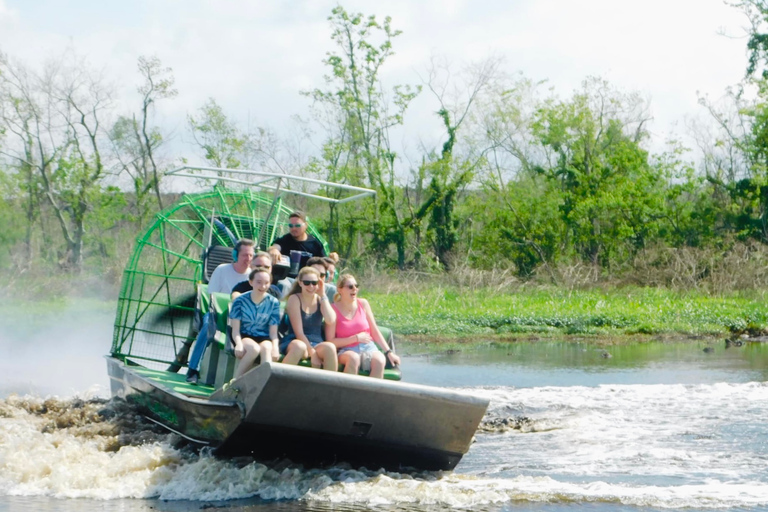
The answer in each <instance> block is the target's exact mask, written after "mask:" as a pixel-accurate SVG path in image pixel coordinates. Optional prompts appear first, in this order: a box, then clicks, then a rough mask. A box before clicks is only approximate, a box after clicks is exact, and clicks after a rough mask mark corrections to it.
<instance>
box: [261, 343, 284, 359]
mask: <svg viewBox="0 0 768 512" xmlns="http://www.w3.org/2000/svg"><path fill="white" fill-rule="evenodd" d="M259 346H260V347H261V361H260V364H261V363H263V362H264V361H269V362H272V351H273V350H280V349H279V348H278V347H273V346H272V342H271V341H268V340H267V341H262V342H261V343H259Z"/></svg>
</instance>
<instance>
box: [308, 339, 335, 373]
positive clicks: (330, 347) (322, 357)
mask: <svg viewBox="0 0 768 512" xmlns="http://www.w3.org/2000/svg"><path fill="white" fill-rule="evenodd" d="M312 359H313V361H312V366H314V365H315V363H314V360H315V359H318V362H319V363H320V364H322V367H323V369H324V370H330V371H332V372H337V371H339V357H338V355H336V345H334V344H333V343H328V342H327V341H324V342H322V343H320V344H318V345H317V346H316V347H315V357H314V358H312ZM317 367H318V368H319V367H320V365H318V366H317Z"/></svg>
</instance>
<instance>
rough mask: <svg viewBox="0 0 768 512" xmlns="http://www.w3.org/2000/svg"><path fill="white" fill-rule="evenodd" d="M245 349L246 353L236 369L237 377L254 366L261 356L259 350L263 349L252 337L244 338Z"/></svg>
mask: <svg viewBox="0 0 768 512" xmlns="http://www.w3.org/2000/svg"><path fill="white" fill-rule="evenodd" d="M243 349H245V355H243V357H242V359H240V362H239V363H238V365H237V369H236V370H235V378H236V379H237V378H238V377H242V376H243V374H244V373H245V372H247V371H248V370H250V369H251V368H252V367H253V363H254V362H255V361H256V358H257V357H259V352H260V351H261V349H260V348H259V346H258V345H257V344H256V342H255V341H253V340H250V339H246V340H243Z"/></svg>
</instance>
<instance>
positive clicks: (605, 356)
mask: <svg viewBox="0 0 768 512" xmlns="http://www.w3.org/2000/svg"><path fill="white" fill-rule="evenodd" d="M403 350H405V351H406V352H407V353H410V354H412V355H411V356H410V357H407V358H406V361H405V363H404V364H403V367H404V369H405V368H407V373H406V374H405V376H406V377H407V378H408V380H409V381H412V382H418V383H420V384H428V385H433V386H449V387H461V386H513V387H536V386H597V385H600V384H703V383H714V382H750V381H764V380H768V343H751V342H746V343H743V344H741V345H740V346H734V345H732V344H730V343H728V344H727V343H726V342H725V340H722V341H709V342H705V341H680V342H664V343H663V342H649V343H641V344H633V345H617V346H608V347H595V346H594V345H589V344H587V343H583V342H556V341H540V342H533V343H521V342H515V343H496V344H494V343H488V344H485V345H480V346H477V345H467V346H466V347H462V348H458V349H457V348H452V349H447V350H440V349H439V348H438V349H435V348H431V349H428V348H427V347H424V346H423V345H421V346H420V345H410V346H409V345H406V346H405V347H404V348H403ZM404 371H406V370H404Z"/></svg>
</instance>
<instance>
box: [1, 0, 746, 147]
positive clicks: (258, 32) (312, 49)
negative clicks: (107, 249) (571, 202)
mask: <svg viewBox="0 0 768 512" xmlns="http://www.w3.org/2000/svg"><path fill="white" fill-rule="evenodd" d="M337 3H338V2H334V1H327V0H311V1H309V0H293V1H274V0H270V1H262V0H250V1H248V0H218V1H214V0H209V1H202V0H130V1H120V2H116V1H111V0H100V1H97V0H90V1H85V0H67V1H65V0H0V51H3V52H5V53H7V54H9V55H10V56H11V57H13V58H16V59H18V60H21V61H23V62H26V63H27V64H33V65H39V64H41V63H42V62H44V61H45V60H46V59H48V58H51V57H55V56H56V55H60V54H61V52H62V51H63V49H64V48H67V47H71V48H73V49H74V50H75V51H76V52H77V53H78V54H80V55H83V56H86V57H87V58H88V60H89V62H90V63H91V64H92V65H94V66H97V67H104V68H105V70H106V71H107V74H109V75H110V76H112V77H114V79H115V81H116V83H118V86H119V87H122V88H123V89H122V91H121V97H122V98H124V99H126V100H132V99H133V98H131V97H130V96H129V95H130V94H134V91H135V85H136V83H137V81H138V76H137V73H136V59H137V57H138V56H139V55H156V56H158V57H159V58H160V59H161V60H162V62H163V64H164V65H166V66H170V67H172V68H173V70H174V74H175V77H176V86H177V89H178V90H179V96H178V98H176V99H175V100H173V101H172V102H166V104H165V105H164V106H163V108H162V110H161V112H160V115H161V117H162V122H163V123H164V125H166V126H172V127H174V128H175V130H176V132H177V133H178V134H179V135H178V136H179V137H180V138H181V139H184V138H185V136H184V131H185V117H186V115H187V114H188V113H192V112H194V110H195V109H197V108H198V107H200V106H201V105H202V104H203V102H204V101H205V100H206V99H207V98H208V97H214V98H215V99H216V100H217V101H218V102H219V104H220V105H222V107H223V108H224V109H225V111H226V113H227V114H228V115H229V116H230V117H232V118H233V119H235V120H237V121H238V122H240V123H243V124H245V123H246V122H247V120H249V119H250V120H251V122H253V123H255V124H257V125H267V126H272V127H278V128H279V127H281V126H284V125H285V124H287V120H288V119H289V117H290V116H291V115H293V114H306V113H307V107H308V102H307V100H306V99H305V98H303V97H301V96H300V95H299V91H301V90H307V89H310V88H313V87H318V86H321V85H322V77H323V74H324V72H325V70H324V66H323V64H322V59H323V58H324V56H325V52H326V51H328V50H329V49H331V42H330V38H329V35H330V29H329V25H328V21H327V18H328V15H329V14H330V11H331V9H332V8H333V7H334V6H335V5H336V4H337ZM342 5H343V6H344V7H345V8H346V9H347V10H348V11H350V12H358V11H359V12H363V13H365V14H376V15H377V16H378V17H379V18H382V17H383V16H386V15H389V16H391V17H392V18H393V25H394V27H395V28H397V29H401V30H402V31H403V35H401V36H400V37H398V38H397V39H396V40H395V43H394V45H395V51H396V55H395V56H394V57H393V58H392V59H391V61H389V63H388V64H387V69H386V75H385V79H386V80H388V81H391V82H392V83H418V82H419V77H418V75H419V74H422V75H423V74H424V69H425V67H426V65H427V63H428V61H429V59H430V56H431V55H434V54H437V55H441V56H445V57H446V58H447V59H448V60H449V61H452V62H454V63H456V64H457V65H460V64H462V63H467V62H471V61H477V60H481V59H484V58H487V57H488V56H490V55H496V56H499V57H502V58H503V59H504V66H503V67H504V69H505V70H506V71H508V72H510V73H514V72H522V73H523V74H524V75H525V76H527V77H529V78H532V79H535V80H543V79H546V80H548V81H549V83H550V84H551V85H552V86H554V88H555V90H556V91H557V92H558V93H559V95H560V96H562V97H567V96H569V95H570V94H571V93H572V92H573V90H574V89H576V88H578V87H579V85H580V83H581V81H582V80H583V79H584V78H585V77H587V76H589V75H596V76H600V77H603V78H605V79H607V80H608V81H609V82H611V83H612V84H614V85H615V86H617V87H620V88H621V89H623V90H626V91H639V92H640V93H642V94H643V95H645V96H647V97H650V99H651V102H652V114H653V117H654V122H653V124H652V125H651V131H652V133H653V134H654V136H655V137H656V138H657V139H659V140H660V139H663V138H664V137H666V135H667V134H668V133H669V132H670V130H673V129H675V128H674V126H675V123H677V125H678V127H677V131H678V132H682V131H684V126H683V120H684V117H685V116H690V115H695V114H696V113H697V112H700V111H701V107H699V106H698V105H697V91H698V93H700V94H706V95H709V96H710V97H712V98H717V97H720V96H721V95H722V94H723V92H724V90H725V88H726V87H727V86H728V85H732V84H735V83H736V82H738V81H739V80H740V79H741V78H742V77H743V73H744V67H745V62H746V56H745V55H746V53H745V46H746V40H745V38H744V37H743V34H744V27H745V25H746V19H745V17H744V15H743V14H741V13H740V12H739V11H737V10H736V9H734V8H731V7H728V6H727V5H725V4H724V3H723V1H722V0H645V1H644V2H629V1H626V0H579V1H574V0H538V1H533V0H507V1H503V0H488V1H478V0H475V1H471V2H470V1H467V0H439V1H437V0H390V1H388V2H370V1H360V0H354V1H350V0H347V1H345V2H343V3H342ZM722 33H726V34H728V35H729V36H730V37H726V36H724V35H722ZM420 101H422V102H423V103H422V104H421V106H419V105H416V106H415V107H414V109H413V111H412V113H411V114H410V115H411V118H410V119H407V121H410V122H413V123H414V125H416V126H419V124H420V122H426V121H424V120H423V119H413V116H417V117H430V116H431V115H432V114H431V113H430V112H431V111H430V109H434V105H430V104H429V103H428V99H427V98H425V99H423V100H420ZM430 122H433V123H434V126H435V127H437V128H439V122H438V121H437V120H436V119H434V120H430ZM187 138H188V137H187ZM189 151H193V150H192V148H191V147H190V148H189Z"/></svg>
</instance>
